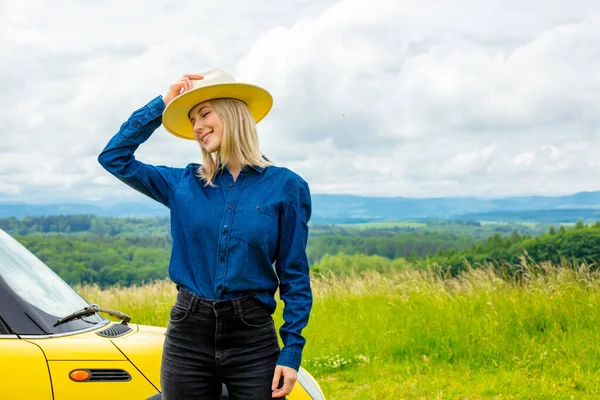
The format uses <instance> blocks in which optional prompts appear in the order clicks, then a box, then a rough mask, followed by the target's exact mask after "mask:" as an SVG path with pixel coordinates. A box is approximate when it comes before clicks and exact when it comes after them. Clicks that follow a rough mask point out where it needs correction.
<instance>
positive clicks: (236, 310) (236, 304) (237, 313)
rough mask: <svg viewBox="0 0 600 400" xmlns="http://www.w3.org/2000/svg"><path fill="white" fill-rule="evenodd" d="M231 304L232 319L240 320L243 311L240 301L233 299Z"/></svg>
mask: <svg viewBox="0 0 600 400" xmlns="http://www.w3.org/2000/svg"><path fill="white" fill-rule="evenodd" d="M231 303H232V304H233V317H234V318H242V314H243V310H242V302H241V301H240V299H239V298H238V299H233V300H232V301H231Z"/></svg>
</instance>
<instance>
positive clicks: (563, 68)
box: [0, 0, 600, 202]
mask: <svg viewBox="0 0 600 400" xmlns="http://www.w3.org/2000/svg"><path fill="white" fill-rule="evenodd" d="M0 60H1V61H0V88H1V89H2V95H1V96H0V201H11V202H21V201H23V202H25V201H27V202H55V201H76V200H99V199H103V198H115V196H118V197H119V198H130V199H136V198H138V197H137V196H139V195H137V194H136V193H135V192H134V191H133V190H131V189H129V188H128V187H125V186H124V185H123V184H122V183H120V182H119V181H117V180H116V179H115V178H113V177H112V176H110V175H109V174H108V173H107V172H105V171H104V170H103V169H102V168H101V167H100V166H99V164H98V162H97V155H98V153H99V152H100V151H101V150H102V148H103V147H104V145H105V144H106V142H107V141H108V140H109V139H110V137H111V136H112V135H113V134H114V133H116V131H117V130H118V128H119V126H120V124H121V123H122V122H123V121H125V120H126V119H127V118H128V117H129V115H130V114H131V113H132V112H133V111H134V110H135V109H137V108H139V107H140V106H143V105H144V104H145V103H147V102H148V101H149V100H151V99H152V98H154V97H155V96H157V95H159V94H164V93H165V92H166V90H167V88H168V86H169V84H170V83H171V82H172V81H175V80H177V79H178V77H179V76H180V75H181V74H182V73H184V72H196V71H200V70H203V69H206V68H211V67H220V68H223V69H225V70H228V71H230V72H231V73H233V74H234V75H235V76H236V78H237V80H239V81H249V82H252V83H256V84H259V85H263V86H265V87H266V88H268V89H269V90H270V91H271V92H272V94H273V96H274V99H275V106H274V108H273V111H272V113H271V114H270V115H269V116H268V117H267V118H266V119H265V120H264V121H263V122H261V123H260V124H259V134H260V139H261V148H262V149H263V151H264V152H265V153H266V154H267V155H268V156H270V158H272V159H273V160H274V161H275V162H276V163H277V164H279V165H284V166H287V167H289V168H291V169H293V170H294V171H296V172H297V173H299V174H300V175H301V176H303V177H304V178H305V179H306V180H307V181H308V182H309V184H310V186H311V189H312V192H313V193H345V194H358V195H372V196H408V197H445V196H457V195H469V196H471V195H472V196H486V197H487V196H492V197H497V196H513V195H529V194H541V195H558V194H567V193H573V192H576V191H586V190H600V73H599V72H598V71H600V2H598V1H597V0H569V1H567V0H543V1H542V0H526V1H523V0H520V1H515V0H420V1H414V0H369V1H364V0H359V1H358V0H342V1H339V0H285V1H282V0H253V1H247V0H220V1H189V0H177V1H175V0H153V1H150V2H149V1H142V0H127V1H121V0H102V1H99V0H86V1H84V0H57V1H42V0H2V1H0ZM137 157H138V159H141V160H143V161H145V162H149V163H154V164H163V165H173V166H184V165H186V164H187V163H189V162H198V161H199V160H200V152H199V148H198V146H197V145H196V144H194V143H193V142H190V141H185V140H180V139H177V138H175V137H174V136H171V135H170V134H168V133H167V132H166V131H165V130H163V129H162V128H159V129H158V130H157V131H156V132H155V134H154V135H153V136H152V137H151V138H150V140H149V141H148V142H147V143H146V144H144V145H143V146H142V147H141V148H140V150H139V151H138V153H137Z"/></svg>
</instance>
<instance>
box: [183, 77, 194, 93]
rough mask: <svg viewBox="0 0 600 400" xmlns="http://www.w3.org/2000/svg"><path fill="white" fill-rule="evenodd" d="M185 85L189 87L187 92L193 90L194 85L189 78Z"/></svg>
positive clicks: (186, 78) (186, 79)
mask: <svg viewBox="0 0 600 400" xmlns="http://www.w3.org/2000/svg"><path fill="white" fill-rule="evenodd" d="M185 83H186V85H187V90H192V89H193V88H194V85H193V84H192V80H191V79H190V78H188V77H185Z"/></svg>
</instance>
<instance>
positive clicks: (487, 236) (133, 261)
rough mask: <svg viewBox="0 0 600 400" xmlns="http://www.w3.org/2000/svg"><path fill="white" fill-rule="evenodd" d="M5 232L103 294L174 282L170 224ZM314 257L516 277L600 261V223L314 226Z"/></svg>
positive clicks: (32, 222) (335, 264) (22, 222)
mask: <svg viewBox="0 0 600 400" xmlns="http://www.w3.org/2000/svg"><path fill="white" fill-rule="evenodd" d="M0 229H3V230H4V231H6V232H7V233H9V234H10V235H12V236H13V237H15V238H16V239H17V240H18V241H19V242H20V243H22V244H23V245H24V246H26V247H27V248H28V249H29V250H30V251H31V252H32V253H34V254H35V255H36V256H37V257H38V258H40V259H41V260H42V261H44V262H45V263H46V264H47V265H48V266H50V267H51V268H52V269H53V270H54V271H56V272H57V273H58V274H59V275H60V276H61V277H62V278H63V279H65V280H66V281H67V282H68V283H69V284H72V285H76V284H86V283H95V284H98V285H100V286H102V287H104V286H113V285H123V286H131V285H138V284H143V283H147V282H151V281H155V280H160V279H164V278H166V277H167V272H168V265H169V256H170V250H171V237H170V234H169V229H170V226H169V220H168V218H147V219H143V218H99V217H95V216H93V215H78V216H77V215H75V216H71V215H69V216H48V217H30V218H23V219H17V218H4V219H0ZM310 232H311V234H310V237H309V242H308V247H307V254H308V257H309V262H310V264H311V268H312V270H313V271H314V273H315V274H322V273H336V274H347V273H351V272H360V271H365V270H378V271H380V272H382V271H383V272H385V271H387V270H395V269H399V268H407V267H411V268H429V267H432V266H433V267H435V268H438V269H443V270H445V271H446V272H447V273H450V274H452V275H456V274H458V273H459V272H460V271H462V270H464V269H465V268H476V267H477V266H478V265H481V264H484V263H489V262H491V263H495V264H497V265H498V266H499V268H504V269H506V271H507V272H508V273H514V272H515V271H516V270H518V264H519V262H520V260H521V259H522V257H524V256H526V257H527V258H528V259H529V260H531V261H533V262H537V261H552V262H555V263H561V262H562V261H563V260H568V261H569V262H575V263H577V262H583V261H584V262H586V263H590V264H592V265H593V264H594V263H596V262H597V260H599V259H600V223H596V224H594V225H585V224H583V223H582V222H581V221H580V222H578V223H577V224H574V225H573V224H571V225H566V226H565V225H560V226H558V225H556V226H554V225H544V224H518V223H508V224H507V223H481V222H477V221H453V222H449V221H425V222H423V221H420V222H414V223H407V222H401V223H383V224H381V223H379V224H357V225H312V226H311V230H310Z"/></svg>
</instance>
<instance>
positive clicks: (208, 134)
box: [202, 132, 213, 143]
mask: <svg viewBox="0 0 600 400" xmlns="http://www.w3.org/2000/svg"><path fill="white" fill-rule="evenodd" d="M212 134H213V133H212V132H211V133H207V134H206V135H204V136H202V143H206V142H207V139H208V137H209V136H210V135H212Z"/></svg>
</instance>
